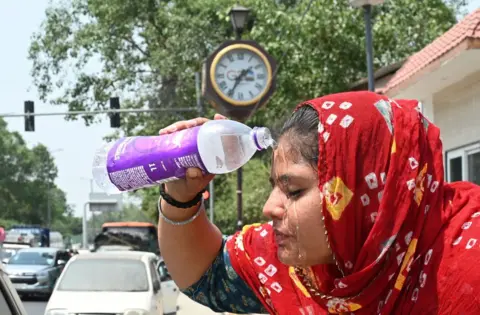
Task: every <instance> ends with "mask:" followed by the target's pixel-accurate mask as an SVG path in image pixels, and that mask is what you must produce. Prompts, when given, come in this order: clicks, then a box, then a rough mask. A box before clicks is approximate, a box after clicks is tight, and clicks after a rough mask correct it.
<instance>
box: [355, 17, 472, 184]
mask: <svg viewBox="0 0 480 315" xmlns="http://www.w3.org/2000/svg"><path fill="white" fill-rule="evenodd" d="M364 81H365V82H364ZM375 81H376V91H377V92H379V93H383V94H385V95H388V96H389V97H391V98H396V99H402V98H409V99H418V100H421V102H422V111H423V113H424V115H425V116H426V117H427V118H429V119H430V120H431V121H432V122H434V123H435V124H436V125H437V126H439V127H440V129H441V135H442V139H443V148H444V151H445V152H444V155H445V172H446V180H447V181H458V180H469V181H473V182H475V183H477V184H480V9H477V10H476V11H474V12H472V13H471V14H469V15H468V16H466V17H465V18H464V19H463V20H462V21H460V22H459V23H458V24H456V25H455V26H453V27H452V28H451V29H450V30H448V31H447V32H446V33H444V34H443V35H442V36H440V37H438V38H437V39H436V40H434V41H433V42H432V43H431V44H429V45H428V46H426V47H425V48H423V49H422V50H421V51H419V52H418V53H416V54H414V55H412V56H410V57H409V58H407V60H405V61H402V62H399V63H397V64H394V65H391V66H387V67H384V68H382V69H380V70H378V71H376V73H375ZM365 89H366V79H364V80H360V81H358V82H356V83H355V84H354V85H353V86H352V90H365Z"/></svg>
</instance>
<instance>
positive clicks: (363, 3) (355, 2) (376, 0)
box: [350, 0, 385, 92]
mask: <svg viewBox="0 0 480 315" xmlns="http://www.w3.org/2000/svg"><path fill="white" fill-rule="evenodd" d="M384 2H385V0H350V4H351V5H352V6H353V7H356V8H360V7H361V8H363V10H364V13H365V39H366V40H365V45H366V51H367V71H368V90H369V91H372V92H374V91H375V79H374V77H373V40H372V7H373V6H375V5H380V4H383V3H384Z"/></svg>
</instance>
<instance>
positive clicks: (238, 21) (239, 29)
mask: <svg viewBox="0 0 480 315" xmlns="http://www.w3.org/2000/svg"><path fill="white" fill-rule="evenodd" d="M228 15H229V16H230V21H231V22H232V26H233V30H234V31H235V38H236V39H238V40H239V39H242V33H243V30H244V29H245V24H246V23H247V21H248V16H249V15H250V9H248V8H245V7H242V6H241V5H238V4H237V5H235V6H234V7H233V8H231V9H230V11H229V12H228Z"/></svg>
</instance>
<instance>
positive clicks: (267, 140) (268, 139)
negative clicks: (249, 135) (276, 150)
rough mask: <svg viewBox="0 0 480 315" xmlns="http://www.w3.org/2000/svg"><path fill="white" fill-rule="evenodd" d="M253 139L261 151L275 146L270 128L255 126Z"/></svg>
mask: <svg viewBox="0 0 480 315" xmlns="http://www.w3.org/2000/svg"><path fill="white" fill-rule="evenodd" d="M253 141H254V142H255V146H256V147H257V149H258V150H259V151H261V150H263V149H266V148H268V147H271V146H273V143H274V141H273V139H272V134H271V133H270V130H269V129H268V128H265V127H255V128H253Z"/></svg>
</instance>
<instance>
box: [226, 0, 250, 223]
mask: <svg viewBox="0 0 480 315" xmlns="http://www.w3.org/2000/svg"><path fill="white" fill-rule="evenodd" d="M249 13H250V9H248V8H245V7H242V6H239V5H236V6H234V7H233V8H232V9H231V10H230V12H229V15H230V20H231V22H232V26H233V29H234V31H235V37H236V39H237V40H241V39H242V33H243V29H244V28H245V23H246V22H247V19H248V15H249ZM242 228H243V169H242V168H241V167H240V168H239V169H238V170H237V230H238V231H240V230H242Z"/></svg>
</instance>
